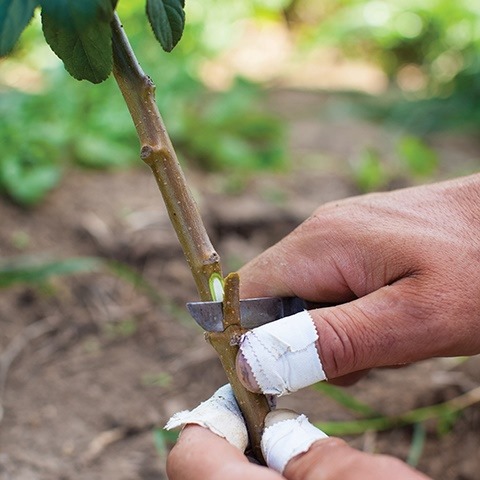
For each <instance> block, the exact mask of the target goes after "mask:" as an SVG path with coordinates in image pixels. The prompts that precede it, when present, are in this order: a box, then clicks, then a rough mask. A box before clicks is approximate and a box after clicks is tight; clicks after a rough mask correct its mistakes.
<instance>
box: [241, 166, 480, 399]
mask: <svg viewBox="0 0 480 480" xmlns="http://www.w3.org/2000/svg"><path fill="white" fill-rule="evenodd" d="M479 231H480V175H472V176H470V177H466V178H462V179H457V180H453V181H449V182H444V183H438V184H433V185H428V186H422V187H415V188H409V189H404V190H398V191H393V192H389V193H379V194H371V195H365V196H361V197H355V198H351V199H347V200H343V201H338V202H331V203H328V204H326V205H324V206H322V207H320V208H319V209H318V210H317V211H316V212H315V213H314V214H313V215H312V216H311V217H310V218H309V219H308V220H307V221H305V222H304V223H303V224H302V225H300V226H299V227H298V228H297V229H296V230H294V231H293V232H292V233H291V234H290V235H288V236H287V237H285V238H284V239H283V240H282V241H280V242H279V243H278V244H277V245H275V246H273V247H272V248H270V249H269V250H267V251H266V252H264V253H263V254H261V255H260V256H259V257H257V258H256V259H254V260H253V261H251V262H250V263H248V264H247V265H246V266H245V267H243V268H242V269H241V270H240V279H241V295H242V297H243V298H250V297H261V296H291V295H295V296H299V297H302V298H305V299H307V300H311V301H317V302H332V303H341V305H339V306H335V307H329V308H323V309H317V310H314V311H311V312H310V313H311V316H312V318H313V321H314V324H315V327H316V330H317V332H318V337H319V339H318V342H317V349H318V352H319V354H320V358H321V361H322V364H323V369H324V371H325V373H326V376H327V377H328V378H329V379H335V378H336V379H338V380H341V379H342V378H346V379H348V380H352V378H355V376H358V374H361V372H362V371H364V370H366V369H369V368H372V367H380V366H393V365H399V364H405V363H411V362H414V361H418V360H421V359H425V358H430V357H435V356H455V355H472V354H477V353H480V336H479V335H478V324H479V321H480V313H479V312H480V295H479V292H480V275H479V272H480V235H479V233H478V232H479ZM294 335H295V326H294V325H292V336H294ZM241 348H242V347H241ZM237 366H238V367H239V368H238V370H239V372H241V373H243V375H244V378H243V383H245V386H246V387H247V388H250V389H252V390H255V389H257V390H258V388H256V382H255V380H254V379H253V377H252V376H251V372H249V366H248V365H246V364H245V361H244V359H243V356H242V355H239V357H238V359H237ZM290 367H291V368H292V369H296V368H298V369H299V368H301V365H293V364H292V365H290ZM354 372H356V373H354ZM345 376H347V377H345Z"/></svg>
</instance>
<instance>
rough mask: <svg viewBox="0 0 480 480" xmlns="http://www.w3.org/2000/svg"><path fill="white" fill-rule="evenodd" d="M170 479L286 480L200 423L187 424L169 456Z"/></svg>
mask: <svg viewBox="0 0 480 480" xmlns="http://www.w3.org/2000/svg"><path fill="white" fill-rule="evenodd" d="M167 475H168V478H169V479H170V480H224V479H225V478H228V479H229V480H245V479H246V478H248V480H285V478H284V477H282V476H281V475H280V474H278V473H277V472H274V471H273V470H270V469H268V468H266V467H261V466H259V465H255V464H253V463H250V462H249V461H248V459H247V457H245V455H243V453H242V452H241V451H240V450H239V449H238V448H236V447H234V446H233V445H230V444H229V443H228V442H227V441H226V440H225V439H223V438H221V437H219V436H218V435H216V434H214V433H212V432H211V431H210V430H207V429H206V428H203V427H200V426H198V425H187V426H186V427H185V429H184V430H183V432H182V434H181V435H180V439H179V440H178V442H177V444H176V445H175V446H174V447H173V449H172V451H171V452H170V454H169V456H168V459H167Z"/></svg>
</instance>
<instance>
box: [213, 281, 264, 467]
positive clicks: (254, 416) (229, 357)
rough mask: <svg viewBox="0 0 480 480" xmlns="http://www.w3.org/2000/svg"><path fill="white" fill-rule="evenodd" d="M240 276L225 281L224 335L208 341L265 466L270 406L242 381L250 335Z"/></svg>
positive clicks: (258, 455)
mask: <svg viewBox="0 0 480 480" xmlns="http://www.w3.org/2000/svg"><path fill="white" fill-rule="evenodd" d="M239 283H240V282H239V277H238V274H237V273H231V274H230V275H228V276H227V278H226V279H225V296H224V301H223V327H224V331H223V332H208V333H207V334H206V338H207V340H208V341H209V342H210V344H211V345H212V346H213V348H214V349H215V350H216V351H217V353H218V355H219V357H220V361H221V362H222V366H223V369H224V370H225V373H226V374H227V378H228V381H229V382H230V384H231V386H232V389H233V393H234V395H235V398H236V399H237V403H238V406H239V407H240V410H241V411H242V414H243V418H244V419H245V423H246V424H247V430H248V435H249V440H250V446H251V448H252V452H253V454H254V455H255V457H256V458H257V460H258V461H260V462H261V463H263V464H265V461H264V459H263V455H262V449H261V447H260V442H261V439H262V432H263V427H264V423H265V416H266V415H267V413H268V412H269V411H270V406H269V404H268V400H267V398H266V397H265V395H260V394H257V393H252V392H249V391H248V390H247V389H246V388H245V387H244V386H243V385H242V384H241V383H240V381H239V380H238V377H237V373H236V370H235V360H236V358H237V353H238V345H237V344H238V340H239V339H240V337H241V336H242V335H243V334H244V333H245V332H246V330H245V329H244V328H243V327H242V326H241V325H240V298H239Z"/></svg>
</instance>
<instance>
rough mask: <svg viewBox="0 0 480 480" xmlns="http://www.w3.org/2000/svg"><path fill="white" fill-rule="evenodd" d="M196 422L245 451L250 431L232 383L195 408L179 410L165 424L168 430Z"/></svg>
mask: <svg viewBox="0 0 480 480" xmlns="http://www.w3.org/2000/svg"><path fill="white" fill-rule="evenodd" d="M188 423H194V424H196V425H201V426H202V427H205V428H208V429H209V430H210V431H212V432H213V433H215V434H217V435H218V436H220V437H222V438H225V439H226V440H228V441H229V442H230V443H231V444H232V445H234V446H235V447H237V448H239V449H240V450H241V451H242V452H243V451H245V449H246V448H247V445H248V433H247V428H246V426H245V422H244V420H243V417H242V414H241V412H240V409H239V408H238V405H237V402H236V400H235V397H234V395H233V391H232V387H231V386H230V384H227V385H224V386H223V387H221V388H219V389H218V390H217V391H216V392H215V393H214V394H213V396H212V397H210V398H209V399H208V400H206V401H205V402H202V403H201V404H200V405H199V406H198V407H197V408H194V409H193V410H191V411H190V410H184V411H182V412H178V413H176V414H175V415H173V417H172V418H171V419H170V420H169V421H168V422H167V424H166V425H165V429H166V430H171V429H173V428H177V427H184V426H185V425H187V424H188Z"/></svg>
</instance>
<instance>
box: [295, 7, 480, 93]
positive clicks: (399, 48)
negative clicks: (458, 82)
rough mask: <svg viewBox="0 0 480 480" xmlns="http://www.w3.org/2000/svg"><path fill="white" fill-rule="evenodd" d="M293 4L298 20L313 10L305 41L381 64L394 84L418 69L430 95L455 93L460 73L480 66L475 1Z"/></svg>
mask: <svg viewBox="0 0 480 480" xmlns="http://www.w3.org/2000/svg"><path fill="white" fill-rule="evenodd" d="M292 3H293V4H294V11H295V12H296V13H295V14H296V18H300V19H302V18H304V17H305V15H306V12H308V15H309V18H308V22H306V23H307V26H308V27H309V28H306V29H305V30H306V33H305V35H304V37H305V42H306V43H308V42H310V43H313V44H318V42H321V43H322V44H323V45H327V44H328V45H332V46H335V47H337V48H338V47H341V48H342V49H343V51H344V52H345V53H346V54H347V55H350V56H354V57H361V58H364V59H370V60H373V61H377V62H378V63H380V64H381V65H382V67H383V70H384V71H385V72H386V73H387V74H388V75H389V77H390V78H391V79H392V80H395V81H398V80H399V75H401V73H402V70H403V69H404V67H405V66H408V65H411V66H417V67H419V70H414V71H413V72H414V73H415V72H416V73H417V74H419V75H420V76H421V77H422V79H421V80H423V81H424V87H425V88H426V89H427V91H428V94H429V95H446V94H448V93H451V92H452V91H453V89H454V87H455V79H456V77H457V76H458V75H459V74H460V72H463V71H466V70H468V69H470V68H472V67H473V68H474V69H475V70H476V71H478V68H479V66H480V65H479V64H478V51H479V49H480V29H479V22H480V5H479V4H478V3H476V2H470V1H467V0H458V1H456V2H452V1H450V0H426V1H424V2H418V1H416V0H397V1H395V2H388V1H384V0H369V1H366V0H326V1H324V2H322V5H321V6H318V7H317V8H315V9H314V7H313V5H312V3H313V2H312V1H311V0H297V1H295V0H294V1H293V2H292ZM312 9H314V11H313V12H312ZM407 73H408V72H407ZM419 80H420V79H419ZM400 81H401V79H400Z"/></svg>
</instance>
